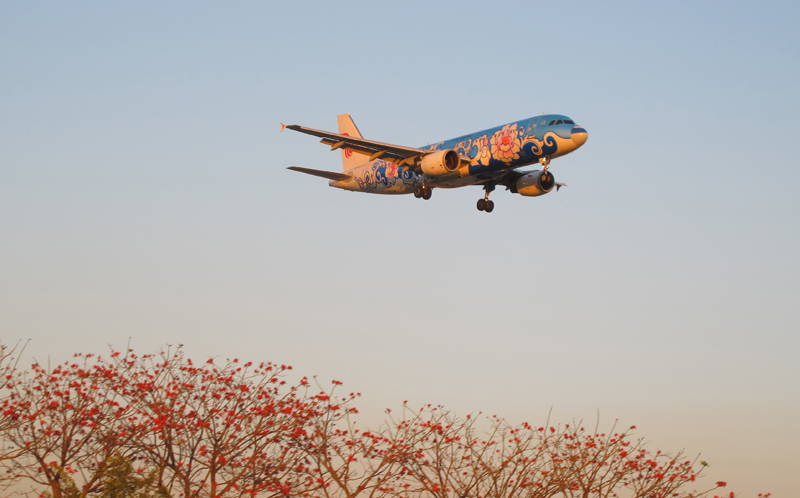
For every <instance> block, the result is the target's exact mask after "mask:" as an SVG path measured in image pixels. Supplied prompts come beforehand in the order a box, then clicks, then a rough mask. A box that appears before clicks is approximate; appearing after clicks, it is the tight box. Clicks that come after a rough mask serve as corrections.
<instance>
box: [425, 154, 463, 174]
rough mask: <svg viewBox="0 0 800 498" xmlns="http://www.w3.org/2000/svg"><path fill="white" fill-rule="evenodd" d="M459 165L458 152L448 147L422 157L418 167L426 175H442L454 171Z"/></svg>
mask: <svg viewBox="0 0 800 498" xmlns="http://www.w3.org/2000/svg"><path fill="white" fill-rule="evenodd" d="M460 165H461V158H460V157H458V152H456V151H454V150H452V149H448V150H439V151H436V152H434V153H433V154H428V155H426V156H423V157H422V161H420V168H422V172H423V173H425V174H426V175H428V176H442V175H446V174H448V173H452V172H453V171H456V170H457V169H458V167H459V166H460Z"/></svg>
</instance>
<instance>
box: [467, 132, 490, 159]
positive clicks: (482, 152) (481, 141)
mask: <svg viewBox="0 0 800 498" xmlns="http://www.w3.org/2000/svg"><path fill="white" fill-rule="evenodd" d="M472 146H473V147H477V148H478V153H477V154H476V155H475V157H473V158H472V161H470V164H471V165H473V166H477V165H478V164H482V165H484V166H488V165H489V160H490V159H491V158H492V153H491V150H490V149H489V139H488V138H486V135H484V136H482V137H480V138H477V139H475V141H474V142H473V143H472Z"/></svg>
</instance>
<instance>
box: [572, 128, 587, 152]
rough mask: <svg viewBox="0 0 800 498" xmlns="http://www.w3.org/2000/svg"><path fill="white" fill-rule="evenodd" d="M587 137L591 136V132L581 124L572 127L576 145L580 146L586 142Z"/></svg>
mask: <svg viewBox="0 0 800 498" xmlns="http://www.w3.org/2000/svg"><path fill="white" fill-rule="evenodd" d="M587 138H589V134H588V133H586V130H584V129H583V128H581V127H580V126H576V127H575V128H573V129H572V141H573V142H575V145H577V146H578V147H580V146H581V145H583V144H585V143H586V139H587Z"/></svg>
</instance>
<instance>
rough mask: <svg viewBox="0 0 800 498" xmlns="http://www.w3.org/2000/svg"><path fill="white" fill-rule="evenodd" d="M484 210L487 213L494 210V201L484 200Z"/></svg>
mask: <svg viewBox="0 0 800 498" xmlns="http://www.w3.org/2000/svg"><path fill="white" fill-rule="evenodd" d="M484 210H485V211H486V212H487V213H491V212H492V211H494V201H486V207H485V208H484Z"/></svg>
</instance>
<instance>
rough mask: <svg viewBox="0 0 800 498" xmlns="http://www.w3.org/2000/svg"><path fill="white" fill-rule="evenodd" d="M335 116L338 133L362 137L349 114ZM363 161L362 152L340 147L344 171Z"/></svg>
mask: <svg viewBox="0 0 800 498" xmlns="http://www.w3.org/2000/svg"><path fill="white" fill-rule="evenodd" d="M337 118H338V119H339V134H340V135H347V136H348V137H357V138H364V137H362V136H361V132H360V131H358V127H357V126H356V124H355V123H354V122H353V118H351V117H350V115H349V114H340V115H339V116H337ZM365 162H366V160H365V158H364V156H363V154H359V153H357V152H353V151H352V150H344V149H342V163H343V166H344V171H347V170H349V169H352V168H355V167H356V166H360V165H362V164H364V163H365Z"/></svg>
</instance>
